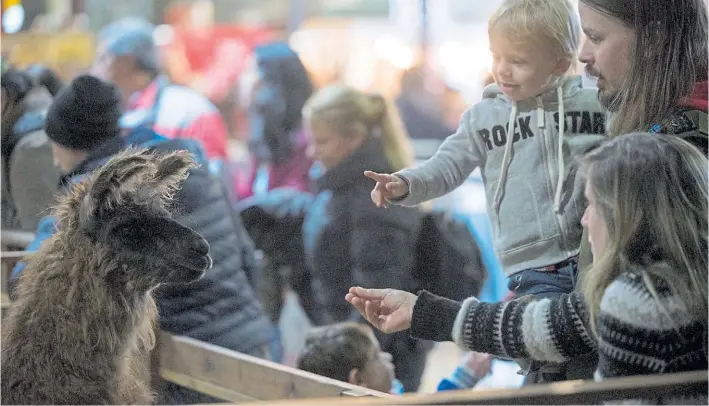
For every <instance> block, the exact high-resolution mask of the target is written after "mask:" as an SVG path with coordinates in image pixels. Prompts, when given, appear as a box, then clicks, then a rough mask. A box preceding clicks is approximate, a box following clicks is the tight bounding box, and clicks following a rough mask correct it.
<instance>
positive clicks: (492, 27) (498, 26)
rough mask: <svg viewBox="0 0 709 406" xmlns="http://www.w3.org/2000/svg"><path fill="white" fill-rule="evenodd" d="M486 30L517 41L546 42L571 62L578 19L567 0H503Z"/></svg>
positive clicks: (577, 43) (577, 39) (578, 33)
mask: <svg viewBox="0 0 709 406" xmlns="http://www.w3.org/2000/svg"><path fill="white" fill-rule="evenodd" d="M488 34H489V36H490V38H492V37H493V36H496V35H503V36H504V37H505V38H507V39H509V40H511V41H513V42H517V43H529V42H531V41H534V42H537V43H540V44H548V45H549V46H551V47H552V50H553V52H554V54H555V55H558V56H559V57H560V58H568V59H569V60H571V61H572V62H574V61H575V60H576V58H577V56H578V50H579V46H580V41H581V23H580V21H579V15H578V12H577V10H576V7H575V6H574V4H572V3H571V1H570V0H504V1H503V2H502V4H501V5H500V7H498V8H497V10H495V12H494V13H493V14H492V16H491V17H490V21H489V23H488ZM572 65H573V64H572Z"/></svg>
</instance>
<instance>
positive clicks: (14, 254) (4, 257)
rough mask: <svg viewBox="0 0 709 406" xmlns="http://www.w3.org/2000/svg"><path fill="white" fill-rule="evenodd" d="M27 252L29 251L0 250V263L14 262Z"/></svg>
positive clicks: (27, 253)
mask: <svg viewBox="0 0 709 406" xmlns="http://www.w3.org/2000/svg"><path fill="white" fill-rule="evenodd" d="M29 254H30V252H28V251H2V252H0V263H2V264H3V265H4V264H9V263H12V264H14V263H15V262H17V261H20V260H21V259H22V258H24V257H26V256H27V255H29Z"/></svg>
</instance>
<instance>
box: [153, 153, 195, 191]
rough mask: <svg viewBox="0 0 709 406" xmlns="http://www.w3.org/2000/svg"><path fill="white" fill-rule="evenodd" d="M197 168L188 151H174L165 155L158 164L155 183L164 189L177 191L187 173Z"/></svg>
mask: <svg viewBox="0 0 709 406" xmlns="http://www.w3.org/2000/svg"><path fill="white" fill-rule="evenodd" d="M195 167H197V164H196V163H195V161H194V158H193V157H192V154H191V153H190V152H188V151H174V152H171V153H169V154H167V155H164V156H163V157H162V158H161V159H160V161H158V163H157V172H156V173H155V181H156V182H157V183H158V184H159V185H161V186H164V187H167V188H170V189H175V188H177V187H179V184H180V183H181V182H182V181H184V180H185V178H186V177H187V171H188V170H190V169H192V168H195Z"/></svg>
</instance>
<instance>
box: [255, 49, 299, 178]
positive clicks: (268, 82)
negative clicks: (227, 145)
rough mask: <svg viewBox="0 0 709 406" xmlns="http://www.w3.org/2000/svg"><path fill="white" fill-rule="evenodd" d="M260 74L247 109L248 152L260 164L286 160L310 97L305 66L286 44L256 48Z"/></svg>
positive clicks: (296, 139)
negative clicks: (249, 127) (249, 128)
mask: <svg viewBox="0 0 709 406" xmlns="http://www.w3.org/2000/svg"><path fill="white" fill-rule="evenodd" d="M254 53H255V56H256V63H257V65H258V67H259V70H260V74H261V84H260V86H259V87H258V89H257V90H256V92H255V94H254V97H253V103H252V106H251V108H250V116H251V117H250V118H251V125H252V128H251V139H250V140H249V147H250V149H251V152H252V153H253V154H254V155H255V156H256V158H257V159H258V160H259V161H261V162H273V163H276V164H280V163H282V162H285V161H286V160H288V158H289V157H290V155H291V151H292V150H293V148H294V145H295V144H296V143H297V142H298V136H297V135H298V132H299V131H300V129H301V126H302V110H303V106H304V105H305V102H307V101H308V98H310V96H311V94H312V93H313V85H312V83H311V81H310V77H309V76H308V73H307V71H306V70H305V66H304V65H303V63H302V62H301V60H300V58H299V57H298V55H297V54H296V53H295V51H293V49H291V48H290V47H289V46H288V45H287V44H285V43H273V44H268V45H264V46H261V47H257V48H256V49H255V51H254Z"/></svg>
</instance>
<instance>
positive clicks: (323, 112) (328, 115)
mask: <svg viewBox="0 0 709 406" xmlns="http://www.w3.org/2000/svg"><path fill="white" fill-rule="evenodd" d="M303 116H304V117H306V118H308V119H310V120H314V121H319V122H322V123H324V124H326V125H327V126H328V127H329V128H332V129H333V130H334V131H335V132H337V133H338V134H340V135H342V136H343V137H349V136H353V135H355V134H365V136H367V137H369V136H380V137H381V139H382V144H383V147H384V155H385V156H386V158H387V160H388V161H389V163H390V164H391V167H392V170H394V171H398V170H401V169H404V168H406V167H408V166H411V164H412V163H413V148H412V146H411V142H410V140H409V137H408V135H407V133H406V130H404V125H403V123H402V122H401V118H400V116H399V111H398V110H397V108H396V106H395V105H394V104H393V103H391V102H390V101H389V100H387V99H386V98H385V97H384V96H382V95H380V94H374V93H371V94H370V93H364V92H361V91H359V90H356V89H354V88H351V87H347V86H341V85H333V86H327V87H325V88H323V89H321V90H319V91H318V92H316V93H315V94H314V95H313V96H312V97H311V98H310V100H308V102H307V103H306V104H305V107H304V108H303Z"/></svg>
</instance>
